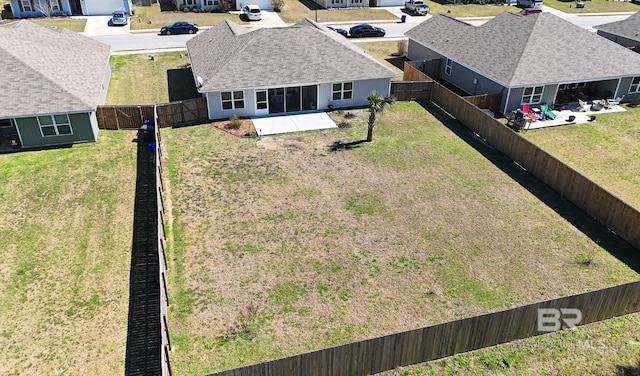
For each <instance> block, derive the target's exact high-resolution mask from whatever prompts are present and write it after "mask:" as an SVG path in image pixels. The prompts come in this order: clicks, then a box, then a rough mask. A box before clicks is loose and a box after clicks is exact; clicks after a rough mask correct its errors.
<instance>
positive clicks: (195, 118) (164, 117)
mask: <svg viewBox="0 0 640 376" xmlns="http://www.w3.org/2000/svg"><path fill="white" fill-rule="evenodd" d="M156 113H157V116H158V119H157V124H158V127H159V128H163V127H175V126H181V125H192V124H198V123H202V122H207V121H209V111H208V109H207V99H206V98H204V97H202V98H196V99H187V100H184V101H178V102H171V103H167V104H159V105H157V106H156Z"/></svg>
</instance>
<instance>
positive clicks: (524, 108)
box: [522, 103, 538, 121]
mask: <svg viewBox="0 0 640 376" xmlns="http://www.w3.org/2000/svg"><path fill="white" fill-rule="evenodd" d="M522 112H524V113H525V115H527V116H528V117H529V119H531V120H533V121H536V120H538V117H537V116H536V114H534V113H533V111H532V110H531V107H530V106H529V103H523V104H522Z"/></svg>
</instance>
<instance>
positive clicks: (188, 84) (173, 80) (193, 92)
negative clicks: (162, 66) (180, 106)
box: [167, 55, 202, 102]
mask: <svg viewBox="0 0 640 376" xmlns="http://www.w3.org/2000/svg"><path fill="white" fill-rule="evenodd" d="M184 59H185V62H188V61H189V60H188V58H187V57H186V55H185V57H184ZM167 86H168V90H169V102H176V101H182V100H185V99H195V98H200V97H202V95H200V93H198V88H196V84H195V82H194V81H193V73H192V71H191V68H177V69H168V70H167Z"/></svg>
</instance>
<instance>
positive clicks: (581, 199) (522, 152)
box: [431, 82, 640, 249]
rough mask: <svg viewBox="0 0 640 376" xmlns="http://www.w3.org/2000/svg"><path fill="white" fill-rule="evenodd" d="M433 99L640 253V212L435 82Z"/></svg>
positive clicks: (433, 84)
mask: <svg viewBox="0 0 640 376" xmlns="http://www.w3.org/2000/svg"><path fill="white" fill-rule="evenodd" d="M431 99H432V101H433V102H434V103H436V104H437V105H438V106H440V107H441V108H442V109H444V110H445V111H447V112H448V113H449V114H451V115H452V116H453V117H454V118H456V120H458V121H459V122H460V123H462V124H463V125H465V126H466V127H467V128H469V129H470V130H472V131H473V132H475V133H476V134H478V135H480V136H481V137H482V138H484V139H485V140H486V141H487V142H488V143H489V144H491V145H492V146H493V147H495V148H496V149H498V150H499V151H500V152H502V153H503V154H505V155H506V156H508V157H509V158H511V159H512V160H513V161H515V162H517V163H518V164H519V165H520V166H522V167H523V168H524V169H526V170H527V171H529V172H530V173H531V174H532V175H533V176H535V177H536V178H538V179H539V180H541V181H542V182H544V183H545V184H547V185H548V186H549V187H551V188H552V189H553V190H555V191H556V192H558V193H559V194H560V195H561V196H563V197H564V198H566V199H567V200H569V201H571V202H572V203H573V204H574V205H576V206H577V207H579V208H580V209H582V210H583V211H584V212H585V213H587V214H588V215H590V216H591V217H592V218H595V219H596V220H597V221H598V222H600V223H601V224H603V225H604V226H606V227H607V228H609V229H611V230H612V231H613V232H615V233H616V234H617V235H618V236H620V237H621V238H622V239H624V240H626V241H627V242H629V243H630V244H631V245H633V246H634V247H635V248H636V249H640V212H639V211H638V210H637V209H635V208H634V207H632V206H631V205H629V204H627V203H626V202H624V201H622V200H621V199H620V198H618V197H617V196H615V195H613V194H612V193H611V192H609V191H607V190H606V189H604V188H602V187H601V186H599V185H598V184H596V183H594V182H593V181H591V180H589V179H588V178H587V177H585V176H584V175H582V174H580V173H579V172H577V171H575V170H574V169H572V168H571V167H569V166H568V165H566V164H564V163H563V162H562V161H560V160H558V159H557V158H555V157H553V156H552V155H550V154H549V153H547V152H545V151H544V150H542V149H540V148H539V147H537V146H536V145H534V144H533V143H531V142H529V141H528V140H526V139H524V138H523V137H522V136H520V135H519V134H518V133H516V132H514V131H513V130H511V129H510V128H509V127H507V126H506V125H504V124H502V123H501V122H500V121H498V120H496V119H494V118H493V117H491V116H489V115H487V114H486V113H484V112H483V111H482V110H480V109H479V108H478V107H476V106H474V105H473V104H472V103H469V102H468V101H467V100H465V99H464V98H461V97H459V96H457V95H456V94H455V93H453V92H452V91H450V90H449V89H447V88H445V87H444V86H442V85H440V84H438V83H437V82H433V83H432V85H431Z"/></svg>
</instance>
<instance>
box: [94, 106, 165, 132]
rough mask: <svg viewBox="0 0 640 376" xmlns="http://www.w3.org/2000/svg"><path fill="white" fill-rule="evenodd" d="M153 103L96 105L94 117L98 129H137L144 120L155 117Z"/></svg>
mask: <svg viewBox="0 0 640 376" xmlns="http://www.w3.org/2000/svg"><path fill="white" fill-rule="evenodd" d="M154 110H155V106H154V105H144V106H98V108H97V109H96V117H97V119H98V128H100V129H110V130H117V129H138V128H139V127H140V126H141V125H142V124H144V121H145V120H153V119H154V118H155V114H154Z"/></svg>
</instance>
